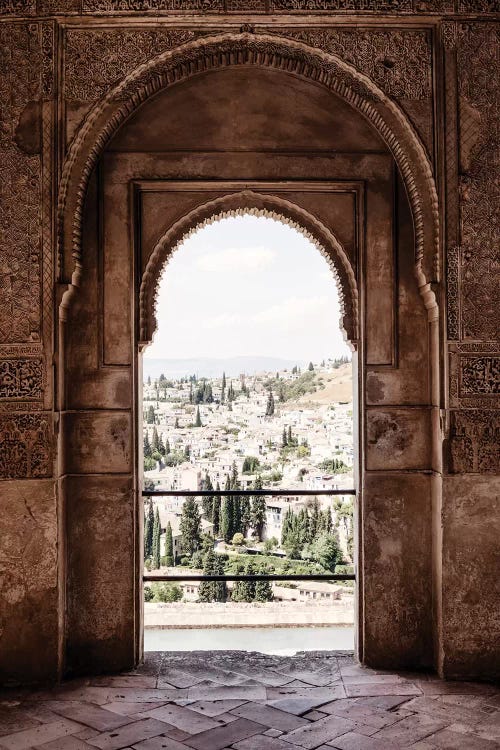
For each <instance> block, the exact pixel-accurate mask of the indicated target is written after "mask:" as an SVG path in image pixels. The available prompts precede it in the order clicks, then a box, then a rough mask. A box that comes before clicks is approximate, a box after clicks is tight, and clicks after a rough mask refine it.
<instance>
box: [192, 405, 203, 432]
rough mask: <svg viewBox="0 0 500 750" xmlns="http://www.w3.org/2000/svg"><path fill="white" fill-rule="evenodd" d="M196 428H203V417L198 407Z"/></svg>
mask: <svg viewBox="0 0 500 750" xmlns="http://www.w3.org/2000/svg"><path fill="white" fill-rule="evenodd" d="M194 426H195V427H203V425H202V423H201V416H200V407H199V406H198V407H197V408H196V422H195V423H194Z"/></svg>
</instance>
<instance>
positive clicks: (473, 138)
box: [457, 23, 500, 341]
mask: <svg viewBox="0 0 500 750" xmlns="http://www.w3.org/2000/svg"><path fill="white" fill-rule="evenodd" d="M457 66H458V84H459V94H460V110H459V113H460V224H461V244H462V248H461V257H460V262H461V267H460V277H461V316H462V320H461V324H462V325H461V328H462V330H461V333H462V336H463V338H464V339H475V340H479V341H488V340H490V341H491V340H497V339H498V337H499V330H498V310H499V309H500V26H499V25H498V24H493V23H475V24H470V25H462V27H461V28H460V34H459V39H458V48H457Z"/></svg>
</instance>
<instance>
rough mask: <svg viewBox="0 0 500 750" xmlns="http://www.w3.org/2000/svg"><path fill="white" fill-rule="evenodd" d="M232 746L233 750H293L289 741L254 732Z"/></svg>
mask: <svg viewBox="0 0 500 750" xmlns="http://www.w3.org/2000/svg"><path fill="white" fill-rule="evenodd" d="M232 747H233V748H234V750H293V745H290V743H289V742H283V740H280V739H279V738H278V737H269V736H267V735H265V734H254V735H253V737H248V738H247V739H246V740H241V742H235V743H234V744H233V746H232Z"/></svg>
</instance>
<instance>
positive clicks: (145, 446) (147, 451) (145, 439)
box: [143, 430, 151, 458]
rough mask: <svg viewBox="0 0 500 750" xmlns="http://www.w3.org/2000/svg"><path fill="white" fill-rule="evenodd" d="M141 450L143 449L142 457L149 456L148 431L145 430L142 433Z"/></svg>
mask: <svg viewBox="0 0 500 750" xmlns="http://www.w3.org/2000/svg"><path fill="white" fill-rule="evenodd" d="M143 446H144V447H143V451H144V458H149V457H150V456H151V444H150V442H149V432H148V430H146V433H145V435H144V443H143Z"/></svg>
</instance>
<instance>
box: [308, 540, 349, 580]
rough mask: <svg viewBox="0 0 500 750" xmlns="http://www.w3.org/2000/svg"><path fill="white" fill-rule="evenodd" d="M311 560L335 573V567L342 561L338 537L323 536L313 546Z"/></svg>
mask: <svg viewBox="0 0 500 750" xmlns="http://www.w3.org/2000/svg"><path fill="white" fill-rule="evenodd" d="M310 547H311V558H312V559H313V560H315V561H316V562H318V563H319V564H320V565H321V566H322V567H323V568H325V570H330V571H331V572H332V573H334V572H335V566H336V565H337V564H338V563H339V562H340V561H341V560H342V551H341V549H340V546H339V542H338V538H337V536H334V535H333V534H321V535H320V536H319V537H318V538H317V539H316V540H315V541H314V542H313V543H312V544H311V545H310Z"/></svg>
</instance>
